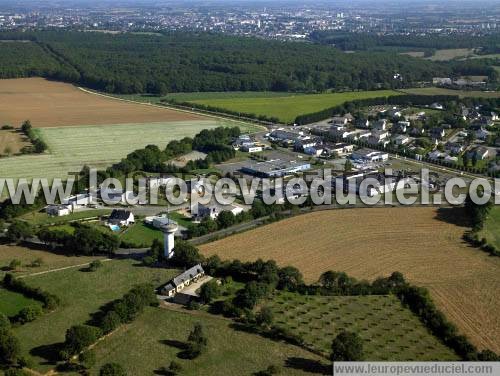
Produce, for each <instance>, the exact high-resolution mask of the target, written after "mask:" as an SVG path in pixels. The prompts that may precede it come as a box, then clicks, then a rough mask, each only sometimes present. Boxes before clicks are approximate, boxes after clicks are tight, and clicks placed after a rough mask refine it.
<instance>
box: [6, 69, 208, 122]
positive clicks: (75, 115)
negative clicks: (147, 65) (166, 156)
mask: <svg viewBox="0 0 500 376" xmlns="http://www.w3.org/2000/svg"><path fill="white" fill-rule="evenodd" d="M27 119H29V120H31V123H32V124H33V126H34V127H60V126H72V125H73V126H75V125H105V124H122V123H149V122H166V121H184V120H207V118H206V117H203V116H198V115H195V114H192V113H187V112H181V111H175V110H171V109H167V108H160V107H155V106H148V105H141V104H136V103H131V102H125V101H120V100H115V99H112V98H108V97H105V96H99V95H93V94H90V93H88V92H84V91H82V90H80V89H78V88H77V87H75V86H73V85H70V84H65V83H61V82H54V81H48V80H45V79H42V78H20V79H8V80H0V123H1V124H9V125H12V126H16V127H19V126H20V125H21V123H22V122H23V121H24V120H27Z"/></svg>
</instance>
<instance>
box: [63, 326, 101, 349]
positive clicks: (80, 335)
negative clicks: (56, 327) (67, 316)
mask: <svg viewBox="0 0 500 376" xmlns="http://www.w3.org/2000/svg"><path fill="white" fill-rule="evenodd" d="M101 335H102V331H101V330H100V329H99V328H96V327H95V326H89V325H75V326H72V327H71V328H69V329H68V330H67V331H66V340H65V342H64V350H65V351H66V353H67V354H69V355H73V354H77V353H79V352H80V351H82V350H84V349H85V348H86V347H88V346H90V345H92V344H93V343H95V342H96V341H97V340H98V339H99V337H100V336H101Z"/></svg>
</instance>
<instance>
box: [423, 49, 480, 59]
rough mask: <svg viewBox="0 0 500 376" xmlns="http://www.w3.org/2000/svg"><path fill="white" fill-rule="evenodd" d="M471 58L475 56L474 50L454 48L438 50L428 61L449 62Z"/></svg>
mask: <svg viewBox="0 0 500 376" xmlns="http://www.w3.org/2000/svg"><path fill="white" fill-rule="evenodd" d="M469 56H474V49H473V48H452V49H443V50H436V52H435V53H434V55H432V56H431V57H429V58H428V59H429V60H432V61H448V60H453V59H458V58H467V57H469Z"/></svg>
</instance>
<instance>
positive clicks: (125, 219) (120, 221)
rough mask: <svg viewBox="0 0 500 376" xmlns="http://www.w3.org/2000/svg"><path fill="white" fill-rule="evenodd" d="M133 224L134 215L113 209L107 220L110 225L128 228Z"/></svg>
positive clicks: (126, 211)
mask: <svg viewBox="0 0 500 376" xmlns="http://www.w3.org/2000/svg"><path fill="white" fill-rule="evenodd" d="M134 222H135V218H134V214H133V213H132V212H131V211H129V210H122V209H114V210H113V211H112V212H111V215H110V216H109V218H108V223H109V224H110V225H117V226H130V224H132V223H134Z"/></svg>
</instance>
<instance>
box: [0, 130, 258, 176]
mask: <svg viewBox="0 0 500 376" xmlns="http://www.w3.org/2000/svg"><path fill="white" fill-rule="evenodd" d="M236 125H237V126H240V128H242V131H244V132H252V131H256V130H258V129H260V128H256V127H254V126H252V125H244V124H243V123H236V122H231V121H224V120H200V121H181V122H166V123H147V124H117V125H106V126H82V127H57V128H43V129H42V128H39V129H37V131H38V132H39V133H40V135H41V136H42V138H43V139H44V140H45V142H46V143H47V144H48V146H49V152H47V153H45V154H41V155H23V156H16V157H11V158H2V159H0V171H1V174H2V177H10V178H23V177H24V178H27V179H29V178H33V177H43V178H48V179H51V178H54V177H65V176H67V173H68V172H75V171H80V170H81V168H82V167H83V166H84V165H88V166H91V167H96V168H104V167H107V166H109V165H111V164H112V163H114V162H117V161H119V160H120V159H122V158H124V157H126V156H127V154H128V153H130V152H131V151H134V150H136V149H139V148H143V147H145V146H146V145H150V144H155V145H158V146H160V147H165V146H166V145H167V143H168V142H169V141H171V140H178V139H181V138H183V137H186V136H194V135H195V134H196V133H198V132H200V131H201V130H203V129H213V128H216V127H219V126H236Z"/></svg>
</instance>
